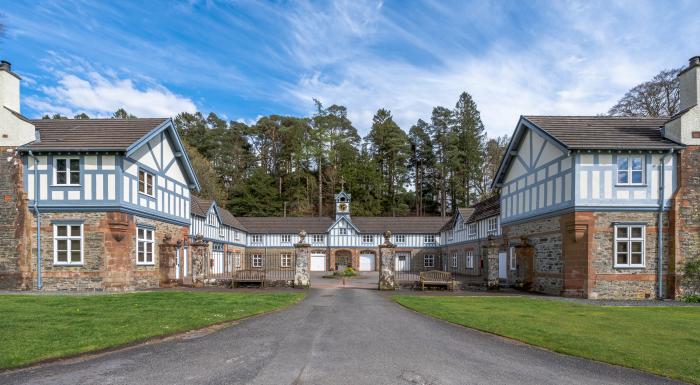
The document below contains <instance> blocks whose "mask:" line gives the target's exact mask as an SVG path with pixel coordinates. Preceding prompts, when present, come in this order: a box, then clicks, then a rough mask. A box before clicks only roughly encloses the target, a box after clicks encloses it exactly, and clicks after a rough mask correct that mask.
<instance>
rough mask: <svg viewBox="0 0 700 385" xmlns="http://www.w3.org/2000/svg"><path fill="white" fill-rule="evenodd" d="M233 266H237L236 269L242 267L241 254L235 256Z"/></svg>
mask: <svg viewBox="0 0 700 385" xmlns="http://www.w3.org/2000/svg"><path fill="white" fill-rule="evenodd" d="M233 265H234V266H236V268H240V267H241V253H235V254H234V255H233Z"/></svg>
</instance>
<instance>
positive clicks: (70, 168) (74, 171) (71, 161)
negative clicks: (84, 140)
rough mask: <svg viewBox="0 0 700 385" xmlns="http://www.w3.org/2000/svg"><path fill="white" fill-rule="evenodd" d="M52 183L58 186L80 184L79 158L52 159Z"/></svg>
mask: <svg viewBox="0 0 700 385" xmlns="http://www.w3.org/2000/svg"><path fill="white" fill-rule="evenodd" d="M53 180H54V184H56V185H59V186H79V185H80V159H79V158H56V159H55V161H54V174H53Z"/></svg>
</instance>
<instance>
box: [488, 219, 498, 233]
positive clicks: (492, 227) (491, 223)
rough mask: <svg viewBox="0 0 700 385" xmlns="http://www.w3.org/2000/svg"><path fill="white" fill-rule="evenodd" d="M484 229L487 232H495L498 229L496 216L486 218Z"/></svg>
mask: <svg viewBox="0 0 700 385" xmlns="http://www.w3.org/2000/svg"><path fill="white" fill-rule="evenodd" d="M486 231H487V232H489V233H495V232H497V231H498V218H497V217H493V218H489V219H487V220H486Z"/></svg>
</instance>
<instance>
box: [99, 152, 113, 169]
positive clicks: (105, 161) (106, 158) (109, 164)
mask: <svg viewBox="0 0 700 385" xmlns="http://www.w3.org/2000/svg"><path fill="white" fill-rule="evenodd" d="M114 163H115V162H114V156H113V155H103V156H102V169H103V170H114Z"/></svg>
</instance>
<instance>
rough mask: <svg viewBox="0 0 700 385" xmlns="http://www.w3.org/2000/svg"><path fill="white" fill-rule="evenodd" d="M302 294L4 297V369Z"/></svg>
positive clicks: (0, 301) (277, 304)
mask: <svg viewBox="0 0 700 385" xmlns="http://www.w3.org/2000/svg"><path fill="white" fill-rule="evenodd" d="M303 296H304V295H303V294H301V293H299V294H297V293H260V294H258V293H245V294H242V293H225V292H216V293H213V292H151V293H130V294H114V295H89V296H67V295H55V296H54V295H45V296H44V295H41V296H39V295H1V296H0V314H1V316H0V368H11V367H17V366H22V365H26V364H29V363H31V362H36V361H39V360H45V359H50V358H57V357H64V356H69V355H74V354H77V353H82V352H87V351H91V350H98V349H104V348H109V347H114V346H119V345H124V344H128V343H130V342H134V341H139V340H145V339H148V338H150V337H154V336H160V335H166V334H171V333H176V332H182V331H185V330H190V329H196V328H201V327H204V326H207V325H212V324H216V323H221V322H224V321H231V320H236V319H240V318H243V317H247V316H251V315H255V314H260V313H264V312H267V311H271V310H275V309H279V308H281V307H284V306H288V305H291V304H294V303H296V302H298V301H299V300H300V299H301V298H302V297H303Z"/></svg>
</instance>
